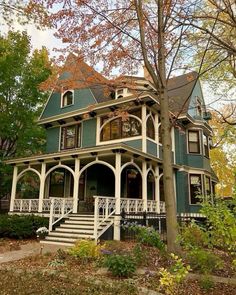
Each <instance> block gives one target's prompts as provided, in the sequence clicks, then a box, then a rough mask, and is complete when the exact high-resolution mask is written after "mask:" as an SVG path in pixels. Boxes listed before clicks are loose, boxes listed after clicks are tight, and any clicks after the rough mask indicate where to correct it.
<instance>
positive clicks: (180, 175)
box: [176, 171, 189, 213]
mask: <svg viewBox="0 0 236 295" xmlns="http://www.w3.org/2000/svg"><path fill="white" fill-rule="evenodd" d="M176 199H177V212H178V213H183V212H188V209H189V201H188V173H186V172H179V171H177V172H176Z"/></svg>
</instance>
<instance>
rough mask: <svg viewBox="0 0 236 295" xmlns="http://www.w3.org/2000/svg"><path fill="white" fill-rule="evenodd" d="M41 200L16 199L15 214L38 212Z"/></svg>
mask: <svg viewBox="0 0 236 295" xmlns="http://www.w3.org/2000/svg"><path fill="white" fill-rule="evenodd" d="M38 208H39V199H15V200H14V206H13V211H14V212H38Z"/></svg>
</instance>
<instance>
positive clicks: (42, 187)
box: [38, 163, 46, 212]
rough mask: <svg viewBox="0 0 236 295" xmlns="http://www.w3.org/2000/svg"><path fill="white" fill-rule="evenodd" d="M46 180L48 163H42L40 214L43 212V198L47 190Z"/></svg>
mask: <svg viewBox="0 0 236 295" xmlns="http://www.w3.org/2000/svg"><path fill="white" fill-rule="evenodd" d="M45 178H46V163H42V166H41V176H40V187H39V208H38V212H43V198H44V190H45V180H46V179H45Z"/></svg>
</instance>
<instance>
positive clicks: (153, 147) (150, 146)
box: [147, 140, 157, 157]
mask: <svg viewBox="0 0 236 295" xmlns="http://www.w3.org/2000/svg"><path fill="white" fill-rule="evenodd" d="M147 153H148V154H151V155H153V156H155V157H156V156H157V144H156V143H154V142H152V141H150V140H147Z"/></svg>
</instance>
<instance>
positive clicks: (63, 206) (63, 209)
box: [60, 198, 66, 215]
mask: <svg viewBox="0 0 236 295" xmlns="http://www.w3.org/2000/svg"><path fill="white" fill-rule="evenodd" d="M65 203H66V199H65V198H64V199H62V206H61V207H60V208H61V215H64V214H65Z"/></svg>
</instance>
